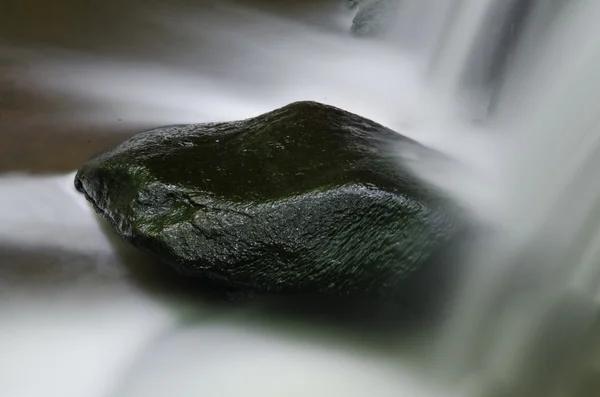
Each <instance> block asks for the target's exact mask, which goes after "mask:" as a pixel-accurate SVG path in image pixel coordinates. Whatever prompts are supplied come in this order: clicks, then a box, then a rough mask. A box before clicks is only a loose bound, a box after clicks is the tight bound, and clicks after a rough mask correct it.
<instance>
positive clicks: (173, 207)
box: [75, 102, 461, 299]
mask: <svg viewBox="0 0 600 397" xmlns="http://www.w3.org/2000/svg"><path fill="white" fill-rule="evenodd" d="M399 149H403V150H413V151H417V152H419V153H421V155H436V154H435V153H434V152H432V151H429V150H428V149H426V148H424V147H423V146H421V145H420V144H418V143H416V142H415V141H413V140H410V139H408V138H406V137H404V136H402V135H400V134H398V133H396V132H394V131H392V130H390V129H388V128H385V127H383V126H381V125H379V124H377V123H374V122H372V121H370V120H368V119H365V118H363V117H360V116H357V115H355V114H352V113H349V112H346V111H343V110H341V109H338V108H335V107H332V106H327V105H323V104H319V103H315V102H297V103H292V104H290V105H288V106H285V107H283V108H280V109H277V110H274V111H272V112H269V113H266V114H263V115H260V116H258V117H255V118H251V119H247V120H242V121H233V122H223V123H209V124H195V125H179V126H168V127H162V128H157V129H153V130H150V131H147V132H143V133H140V134H138V135H136V136H134V137H133V138H131V139H129V140H128V141H126V142H124V143H122V144H121V145H120V146H118V147H116V148H114V149H113V150H110V151H108V152H106V153H104V154H102V155H100V156H98V157H96V158H94V159H92V160H91V161H89V162H88V163H87V164H85V165H84V166H83V167H81V169H80V170H79V172H78V173H77V176H76V178H75V186H76V188H77V189H78V190H79V191H80V192H82V193H83V194H84V195H85V196H86V198H87V199H88V200H89V201H90V202H91V203H92V204H93V206H94V207H95V209H96V210H97V212H99V213H100V214H101V215H102V216H103V217H104V218H106V219H107V220H108V221H109V222H110V224H111V225H112V226H113V227H114V229H115V230H116V231H117V233H118V234H119V235H120V236H121V237H122V238H124V239H125V240H127V241H129V242H130V243H131V244H133V245H135V246H137V247H139V248H140V249H143V250H146V251H150V252H152V253H154V254H155V255H156V256H157V257H158V258H160V259H162V260H163V261H164V262H166V263H168V264H170V265H171V266H173V267H174V268H175V269H177V270H178V271H179V272H181V273H183V274H185V275H189V276H197V277H202V278H206V279H210V280H213V281H214V282H216V283H221V284H223V285H224V286H227V287H235V288H240V289H245V290H252V291H259V292H260V291H262V292H274V293H311V294H312V293H322V294H329V295H334V296H353V297H357V296H359V297H360V296H371V297H377V298H397V297H399V296H402V295H403V294H404V293H405V292H406V291H408V290H411V288H412V289H414V288H413V287H414V285H416V284H415V283H417V282H416V281H415V280H417V279H421V280H422V279H423V277H422V276H419V275H421V274H431V271H430V270H429V271H428V270H427V269H431V268H434V267H435V266H434V267H432V266H433V265H432V264H431V263H432V260H433V259H434V258H437V260H436V261H438V262H439V259H440V258H441V259H442V260H441V262H444V261H443V256H444V254H441V255H440V253H443V252H445V250H446V249H447V247H448V245H449V244H451V242H452V240H453V239H454V238H455V237H456V235H457V234H458V233H459V232H460V230H461V222H460V221H459V220H458V219H457V217H456V215H455V213H454V211H453V210H452V209H451V208H452V206H451V205H448V202H447V201H446V200H445V199H444V198H442V197H439V196H438V195H437V194H436V193H435V192H433V191H432V190H430V189H429V188H428V187H427V186H425V185H424V184H423V183H421V182H420V181H419V180H418V179H416V178H415V177H414V176H413V175H412V174H411V172H409V171H408V168H407V167H404V166H403V165H402V163H401V161H400V159H399V156H398V155H397V153H398V150H399ZM435 268H436V269H439V266H437V267H435ZM443 268H444V265H442V269H443ZM436 271H437V270H436ZM443 271H445V270H442V272H443ZM435 280H437V279H436V278H435V277H434V278H426V279H425V282H424V284H423V283H422V282H421V283H420V284H419V285H421V286H423V285H425V286H426V288H430V289H432V290H435V289H436V288H437V286H436V283H437V281H435ZM411 283H412V285H411ZM421 292H422V293H423V297H424V296H425V295H426V294H428V292H427V291H421ZM417 299H419V298H417Z"/></svg>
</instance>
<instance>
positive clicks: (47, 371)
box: [0, 0, 600, 397]
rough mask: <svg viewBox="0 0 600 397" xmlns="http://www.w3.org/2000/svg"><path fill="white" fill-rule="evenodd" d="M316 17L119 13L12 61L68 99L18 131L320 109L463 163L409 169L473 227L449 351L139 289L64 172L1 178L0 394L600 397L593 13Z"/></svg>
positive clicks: (410, 0)
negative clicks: (383, 20) (351, 337)
mask: <svg viewBox="0 0 600 397" xmlns="http://www.w3.org/2000/svg"><path fill="white" fill-rule="evenodd" d="M315 10H316V11H315V13H314V14H310V15H320V17H319V18H315V17H313V16H309V14H298V15H296V16H295V17H293V16H290V15H289V14H281V13H276V12H275V11H273V9H270V8H268V7H267V8H266V9H265V8H254V7H253V8H250V7H246V6H244V5H243V4H230V3H226V2H219V3H218V4H215V3H211V4H210V6H207V4H201V5H200V6H195V7H190V6H189V5H187V6H184V5H181V4H179V5H177V6H176V7H175V6H173V7H168V6H165V5H160V4H157V3H149V4H147V5H146V6H145V7H140V8H135V7H131V8H129V9H128V11H127V18H128V19H127V26H128V29H125V31H126V32H128V33H127V34H124V35H121V36H120V39H119V40H121V45H115V46H114V48H113V50H112V51H109V50H105V49H103V50H102V51H92V50H90V49H85V48H80V46H62V47H57V48H53V47H49V46H39V45H34V44H29V45H21V46H18V47H16V46H7V47H5V48H3V49H2V51H3V52H2V54H4V55H5V56H7V57H9V58H11V59H13V60H17V62H19V63H21V64H23V65H27V69H26V72H25V73H26V77H27V79H26V80H25V85H26V86H27V88H28V89H30V90H32V91H33V92H35V91H36V90H39V91H40V92H44V93H46V94H47V93H51V94H52V96H53V97H55V98H71V99H73V100H74V101H72V102H70V104H69V107H67V108H65V109H64V111H59V110H60V109H59V110H58V111H57V110H56V109H53V110H52V111H51V112H47V113H38V114H36V115H35V117H32V118H29V119H28V120H27V123H31V124H33V125H36V126H39V127H40V128H43V127H44V126H47V125H61V126H65V128H66V126H78V125H80V124H82V123H86V124H95V125H97V126H99V127H101V128H102V127H106V129H107V131H108V130H111V129H113V128H114V127H115V126H116V125H119V126H123V125H126V126H127V127H128V128H132V129H136V128H140V129H141V128H145V127H150V126H156V125H161V124H172V123H187V122H203V121H219V120H232V119H238V118H245V117H250V116H254V115H257V114H259V113H262V112H265V111H268V110H272V109H274V108H276V107H279V106H281V105H284V104H287V103H289V102H292V101H296V100H303V99H309V100H317V101H321V102H325V103H329V104H332V105H336V106H339V107H342V108H344V109H347V110H349V111H353V112H356V113H358V114H361V115H363V116H365V117H369V118H372V119H374V120H376V121H378V122H380V123H382V124H385V125H387V126H389V127H391V128H393V129H395V130H397V131H398V132H400V133H403V134H405V135H408V136H411V137H413V138H415V139H417V140H419V141H421V142H423V143H425V144H427V145H430V146H432V147H435V148H437V149H439V150H442V151H444V152H446V153H448V154H449V155H451V156H453V157H455V158H457V159H459V160H460V163H461V164H462V166H461V167H460V168H459V167H457V168H453V169H447V168H444V169H440V168H439V167H438V166H436V164H425V163H423V162H422V161H421V159H414V158H413V156H414V154H412V153H399V156H404V157H405V158H409V159H413V160H414V166H415V171H416V172H418V173H419V174H420V175H421V176H422V177H423V178H424V179H425V180H427V181H430V182H431V183H433V184H435V185H436V186H438V187H439V188H442V189H445V190H446V191H447V192H448V193H449V194H451V195H452V196H453V197H454V198H455V199H456V200H457V201H458V202H459V203H461V204H463V205H464V206H465V207H466V208H468V209H469V210H470V211H471V214H472V216H473V218H474V219H476V220H477V222H478V223H479V224H480V225H481V228H482V233H481V234H480V238H479V239H478V240H477V241H473V246H472V251H471V253H470V256H469V258H467V261H468V264H469V265H470V266H471V268H470V272H469V274H468V277H467V279H466V280H464V285H463V286H462V288H461V289H460V290H459V291H457V300H456V305H455V307H454V308H453V310H452V311H451V312H450V313H448V320H447V322H446V323H445V326H443V327H441V328H440V329H439V330H437V331H438V334H437V338H436V339H431V338H428V336H424V335H426V334H423V335H421V336H422V337H421V338H414V339H413V338H412V337H406V336H400V335H399V336H398V337H397V339H403V338H404V339H403V342H398V343H397V345H394V344H393V343H391V344H390V343H388V342H385V343H382V344H383V345H384V346H385V347H384V348H383V349H381V348H380V349H371V348H368V347H367V345H369V344H370V343H367V342H373V340H368V339H377V338H380V336H374V335H378V334H377V333H375V334H364V336H363V340H360V337H359V341H358V343H341V342H340V340H343V339H344V338H345V337H346V336H345V332H340V331H339V330H337V331H335V332H329V331H327V332H326V331H324V330H322V329H320V328H318V327H317V328H316V331H315V330H313V331H310V332H307V331H306V330H304V329H302V331H299V330H298V328H302V327H299V326H298V324H293V325H290V324H286V321H285V320H284V321H283V322H282V321H280V320H274V319H273V318H270V317H268V316H267V317H265V316H264V313H262V314H261V315H260V316H259V315H258V314H257V313H256V312H254V311H252V310H250V311H248V310H242V311H238V310H235V309H231V308H222V307H219V308H217V309H215V307H213V306H212V305H211V304H209V303H208V301H206V299H204V298H198V297H196V296H195V297H194V298H193V299H190V298H189V296H187V295H185V294H177V293H175V294H173V292H172V291H171V290H170V288H169V287H166V288H165V287H164V286H162V287H161V286H156V285H154V284H152V283H151V284H152V286H151V287H148V285H143V284H140V283H139V280H137V278H136V277H135V275H136V274H137V275H139V274H140V273H144V272H147V270H146V269H145V266H146V264H145V263H146V262H145V259H143V258H139V257H137V256H136V255H135V252H133V251H132V250H131V249H129V248H128V247H126V246H125V245H124V244H122V243H119V242H118V241H117V240H115V239H114V238H111V237H110V234H107V233H106V231H105V230H104V229H103V226H102V223H101V222H100V223H99V222H98V220H97V219H96V217H95V216H94V215H93V214H92V212H91V210H90V209H89V208H88V207H87V204H86V203H84V202H83V199H82V198H81V197H79V196H78V195H76V194H75V193H74V191H73V189H72V185H71V179H72V175H67V176H64V175H63V176H56V177H31V176H26V175H6V176H3V177H2V178H1V179H0V219H1V220H2V222H0V248H1V249H2V253H3V258H8V260H5V261H3V262H6V263H2V272H3V274H2V277H1V280H2V282H3V288H2V292H1V294H2V295H3V297H4V298H5V300H4V303H2V305H0V312H2V315H3V318H4V319H6V321H5V323H4V324H5V325H4V326H3V328H2V334H1V335H0V336H1V337H0V344H1V345H2V347H3V351H5V352H7V354H5V355H3V358H2V359H0V367H1V368H2V371H0V372H1V373H2V374H1V375H0V394H2V395H6V396H37V395H45V396H53V395H56V396H59V395H60V396H80V395H86V396H113V395H114V396H167V395H173V394H174V395H181V396H186V395H197V393H198V391H199V390H200V391H201V392H202V393H203V395H207V396H229V395H231V396H234V395H236V396H237V395H240V394H245V395H260V396H265V395H282V394H285V395H302V396H304V395H311V396H319V395H323V396H330V395H351V396H366V395H370V394H378V395H390V396H391V395H395V396H411V397H412V396H417V397H418V396H424V397H425V396H427V397H431V396H438V395H440V396H441V395H443V396H451V395H457V396H461V397H464V396H468V397H471V396H481V397H488V396H501V397H504V396H510V397H536V396H544V397H546V396H548V397H554V396H556V397H563V396H566V397H571V396H574V397H577V396H582V397H584V396H588V395H589V396H591V395H597V393H598V390H600V387H599V386H598V385H597V383H594V379H597V378H598V376H597V375H598V374H597V372H596V371H598V369H599V368H598V365H599V363H598V358H597V357H596V349H595V345H596V344H597V340H596V338H595V335H596V334H597V330H596V328H597V324H596V318H597V304H598V287H599V281H598V280H599V278H598V277H599V275H600V271H598V260H597V258H598V257H599V256H598V254H599V253H598V252H597V251H598V244H599V243H598V241H597V240H598V237H597V236H598V227H597V219H598V218H597V217H596V216H597V215H596V213H597V209H596V203H597V202H598V193H599V192H600V189H599V186H598V184H597V183H596V182H595V174H594V171H595V169H596V168H597V167H596V165H597V153H598V150H597V138H596V137H597V136H598V135H597V131H598V130H597V127H598V119H597V117H596V115H598V114H600V112H599V111H600V109H599V108H598V107H599V106H600V105H598V104H600V98H598V96H599V95H600V94H598V93H600V87H599V86H598V85H599V84H600V83H599V82H600V76H598V73H600V72H598V71H599V70H600V67H598V66H600V52H599V51H600V47H599V46H598V45H597V44H595V42H594V41H593V40H591V39H590V40H588V39H587V38H593V37H596V36H597V35H598V33H600V32H599V31H598V29H599V28H597V27H596V26H597V24H596V23H595V20H594V18H595V16H597V15H600V5H599V4H598V3H597V2H595V1H594V0H571V1H566V0H565V1H558V0H557V1H554V0H552V1H550V0H549V1H546V2H542V1H533V0H531V1H529V0H511V1H500V0H497V1H493V0H486V1H478V0H462V1H459V0H444V1H435V2H434V1H431V0H428V1H425V0H421V1H417V0H405V1H403V3H402V6H401V8H400V12H399V15H398V26H396V27H395V29H393V30H392V32H391V33H390V34H389V35H388V36H387V37H384V38H381V39H379V40H365V39H363V40H360V39H356V38H352V37H351V36H350V35H349V34H348V32H349V28H350V24H351V20H352V17H353V14H352V12H351V11H350V10H347V9H344V8H343V6H342V4H341V2H340V4H334V2H332V3H331V4H328V5H326V6H325V5H322V6H319V7H316V8H315ZM119 26H121V25H119ZM108 35H109V36H111V35H110V34H108ZM111 37H112V36H111ZM78 47H79V48H78ZM140 269H141V270H140ZM162 277H163V276H162V275H159V277H158V279H161V278H162ZM164 277H166V276H164ZM156 278H157V277H154V279H156ZM153 283H155V281H154V282H153ZM159 284H160V282H159ZM256 318H261V320H256ZM291 330H293V331H291ZM427 335H428V334H427ZM355 342H356V341H355ZM380 342H381V341H380ZM407 345H408V346H409V347H410V348H408V349H407ZM411 345H412V347H411ZM415 346H416V347H415ZM411 348H414V350H417V351H418V352H419V354H412V352H410V350H411ZM432 351H433V356H431V355H430V354H431V352H432ZM425 353H427V355H426V354H425ZM415 356H416V357H417V358H418V359H415ZM424 357H427V358H431V357H433V360H432V361H434V363H433V364H434V365H432V366H431V367H427V364H428V361H427V358H424ZM424 365H425V367H426V368H427V370H417V367H418V368H422V367H423V366H424ZM31 374H36V375H35V378H36V381H35V382H33V381H28V380H27V379H28V376H31ZM293 393H296V394H293ZM578 393H579V394H578ZM585 393H588V394H585ZM589 393H592V394H589ZM593 393H595V394H593Z"/></svg>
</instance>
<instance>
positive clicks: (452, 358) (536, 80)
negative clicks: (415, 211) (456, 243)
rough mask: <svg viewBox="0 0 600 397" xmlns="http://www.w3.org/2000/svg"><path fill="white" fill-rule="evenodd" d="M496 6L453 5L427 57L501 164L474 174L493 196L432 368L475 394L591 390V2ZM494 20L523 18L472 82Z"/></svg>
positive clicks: (597, 149) (597, 110)
mask: <svg viewBox="0 0 600 397" xmlns="http://www.w3.org/2000/svg"><path fill="white" fill-rule="evenodd" d="M475 3H476V4H475ZM499 3H501V2H483V1H481V2H468V1H465V2H461V4H460V7H461V12H460V17H459V20H456V17H454V18H455V20H453V21H452V22H451V23H450V27H447V28H446V30H445V34H444V36H445V37H444V41H445V43H444V45H443V46H442V47H443V49H442V51H440V53H439V54H438V55H437V57H436V59H435V60H434V62H433V74H432V77H433V78H434V81H435V83H436V84H438V87H437V89H440V90H441V91H442V92H445V93H446V94H447V95H448V96H447V98H450V99H451V100H454V101H456V102H459V101H461V100H464V98H461V95H467V96H468V95H471V98H476V101H474V102H469V101H468V100H467V101H465V105H466V108H467V109H469V110H470V113H468V114H466V116H467V117H464V122H465V123H467V124H468V123H469V121H470V120H469V118H468V117H469V116H473V115H478V116H479V117H481V116H482V115H483V120H484V121H483V123H482V125H481V131H480V132H481V133H483V134H490V135H492V136H491V137H490V139H492V140H493V141H495V142H496V143H497V149H498V150H501V151H502V155H501V159H502V161H501V162H502V169H501V170H500V172H499V173H498V174H496V175H494V177H493V178H492V177H490V179H488V180H487V181H485V180H483V179H478V180H477V183H483V184H486V183H487V185H486V188H488V189H490V190H491V191H493V192H495V194H498V195H501V198H500V199H499V200H498V201H496V205H495V206H494V213H493V214H486V215H487V217H486V219H488V220H490V219H491V224H489V225H487V226H488V227H489V228H490V229H491V231H490V233H489V235H486V236H485V237H483V238H482V239H481V241H478V242H477V243H476V244H474V245H475V248H474V249H473V252H472V253H471V255H472V256H471V258H470V263H471V265H470V268H469V272H468V276H467V278H466V280H464V284H463V285H462V288H461V289H460V292H459V293H458V299H457V302H456V306H455V308H454V309H453V310H452V311H451V312H450V313H449V315H448V318H449V319H448V324H447V326H446V327H444V328H442V331H441V332H440V334H441V336H440V340H441V342H440V343H441V353H440V354H441V356H437V360H438V365H440V366H441V367H443V368H444V370H445V371H450V372H452V373H453V374H454V375H456V376H458V378H459V379H460V380H461V381H462V382H467V384H469V386H468V388H469V390H470V392H471V393H475V395H477V396H486V397H487V396H498V395H499V396H511V397H512V396H527V397H531V396H544V397H572V396H588V395H590V396H591V395H597V393H598V390H599V384H598V381H597V380H595V379H597V377H598V370H599V369H600V368H599V367H598V363H599V357H600V350H599V349H598V342H599V340H598V337H597V334H598V330H599V328H598V326H599V325H600V324H599V323H598V315H599V311H598V309H599V306H598V305H599V304H600V217H599V215H600V212H599V208H600V207H599V205H598V203H599V202H600V201H599V200H600V183H598V182H597V180H596V176H595V173H596V172H597V169H598V168H599V167H600V162H599V161H600V46H599V45H598V44H597V43H595V41H594V40H593V39H592V38H593V37H598V35H599V34H600V28H599V27H598V24H597V22H596V18H595V16H597V15H600V4H599V3H598V2H595V1H593V0H589V1H586V0H580V1H563V2H557V1H553V2H527V1H521V2H520V3H522V4H521V7H520V9H519V7H516V6H518V5H519V4H516V3H519V2H512V3H515V4H512V5H509V4H508V3H511V2H506V3H504V4H501V7H498V4H499ZM524 3H531V4H524ZM464 7H467V8H466V9H465V8H464ZM511 7H512V8H511ZM501 8H504V10H500V9H501ZM511 9H512V11H511ZM515 9H516V10H520V11H519V13H516V12H515V11H514V10H515ZM490 13H492V14H490ZM490 15H495V16H496V18H495V19H493V18H492V19H490ZM502 15H504V16H505V17H506V18H509V19H510V20H508V21H503V19H502ZM448 19H450V17H448ZM486 21H488V22H486ZM489 21H495V25H494V23H490V22H489ZM505 23H509V24H513V25H514V24H521V26H520V27H519V31H518V32H517V33H518V35H514V38H513V39H512V40H513V41H512V43H510V46H509V47H508V48H507V47H506V45H507V44H504V47H505V48H504V51H505V54H504V57H505V59H504V61H503V62H505V64H504V65H503V70H501V71H500V72H499V73H498V75H496V76H493V78H491V77H490V76H489V75H488V78H487V79H483V78H482V76H483V75H481V74H480V75H477V73H476V71H477V67H475V66H474V65H479V66H480V67H483V69H480V71H481V70H486V69H487V70H488V71H489V69H490V66H491V65H493V63H494V62H499V61H498V58H497V53H496V54H494V52H493V51H490V48H493V47H494V45H495V43H494V39H495V40H496V41H499V40H503V36H502V34H500V33H499V32H500V31H501V27H500V26H498V25H501V24H505ZM515 29H516V28H515V26H513V27H512V30H513V31H514V30H515ZM486 31H487V32H495V33H494V34H491V33H488V34H486ZM513 34H514V33H513ZM477 36H482V37H483V38H484V39H485V40H479V43H478V40H477V39H478V38H477ZM481 43H484V44H485V45H481ZM494 57H496V58H494ZM506 58H510V59H506ZM507 61H508V62H507ZM463 73H464V75H463ZM464 76H467V77H468V78H469V79H470V80H471V82H477V83H478V85H477V84H474V85H473V84H472V85H469V82H468V81H465V79H464ZM486 85H487V86H486ZM474 89H478V90H479V92H472V91H473V90H474ZM470 90H471V92H469V91H470ZM482 94H483V96H482ZM478 101H479V102H484V103H486V106H485V107H486V108H485V110H484V111H483V112H482V110H481V109H480V108H476V107H475V108H474V107H473V104H474V103H475V104H476V103H477V102H478ZM492 105H493V106H492ZM428 177H429V178H432V180H433V181H434V183H438V184H439V180H438V179H436V176H434V175H431V174H429V175H428ZM438 178H439V176H438ZM446 186H447V185H446ZM449 189H450V191H451V192H452V190H453V189H454V190H455V192H454V193H456V194H459V195H460V194H461V192H462V193H464V186H457V185H452V186H450V187H449ZM456 190H461V192H456ZM498 203H501V204H500V206H498V205H497V204H498ZM485 208H490V207H489V206H488V207H485ZM586 393H591V394H586Z"/></svg>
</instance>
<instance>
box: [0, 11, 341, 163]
mask: <svg viewBox="0 0 600 397" xmlns="http://www.w3.org/2000/svg"><path fill="white" fill-rule="evenodd" d="M236 3H239V4H240V5H242V6H250V7H253V8H256V9H257V10H261V11H266V12H269V13H271V14H276V15H281V16H282V17H283V18H295V19H298V18H301V19H303V20H305V21H309V22H311V23H316V24H318V23H320V21H322V20H323V18H326V16H327V15H328V13H329V12H330V11H332V10H333V9H334V8H335V7H339V3H340V2H339V1H337V0H330V1H325V0H303V1H297V2H296V1H294V2H290V1H281V0H237V1H236ZM218 4H223V0H220V1H218V0H217V1H211V0H195V1H194V0H165V1H159V0H152V1H148V0H130V1H121V0H88V1H79V0H58V1H53V2H48V1H45V0H0V172H8V171H25V172H34V173H53V172H65V171H71V170H73V169H75V168H77V167H78V166H79V165H81V164H82V163H83V162H85V161H86V160H87V159H89V158H90V157H91V156H93V155H95V154H97V153H99V152H102V151H103V150H105V149H107V148H110V147H112V146H114V145H115V144H117V143H119V142H121V141H123V140H124V139H126V138H127V137H129V136H131V135H133V134H135V133H137V132H139V131H140V130H141V129H143V128H145V127H146V126H139V127H138V126H132V125H131V124H128V125H123V126H122V127H119V123H118V121H119V120H117V121H116V122H115V120H107V121H110V122H109V123H107V125H110V127H107V126H103V125H101V124H98V123H95V124H92V123H89V124H88V123H86V122H78V123H68V124H67V123H62V122H59V121H53V122H52V121H48V120H47V119H48V116H50V117H51V116H52V115H53V114H55V113H58V112H62V113H63V114H64V113H68V112H69V109H70V108H75V106H74V105H77V107H78V108H80V107H81V106H82V104H81V103H80V102H76V101H77V100H76V99H74V98H65V97H64V96H62V95H59V94H56V93H53V92H49V91H45V90H42V89H32V87H31V85H28V84H27V71H28V68H30V67H31V66H32V65H35V62H37V61H39V60H44V58H45V57H46V56H47V55H46V54H47V53H54V54H56V52H57V51H77V52H82V53H85V54H94V55H101V56H103V57H110V56H112V55H123V54H127V55H129V56H134V57H136V58H138V59H143V58H144V57H146V58H148V59H151V58H152V54H153V50H154V49H155V48H157V47H160V46H163V47H164V46H167V45H169V44H168V43H166V42H164V41H165V40H162V39H163V35H162V33H161V32H160V31H156V29H153V28H152V27H151V26H148V25H146V24H145V23H144V21H142V20H140V19H139V18H137V16H138V15H139V12H140V10H143V11H149V12H152V10H153V7H156V9H157V10H158V9H164V7H168V8H170V9H173V10H174V11H180V10H185V9H190V8H192V7H193V9H194V10H195V12H196V13H198V12H199V13H200V14H202V11H201V10H206V11H207V12H210V10H211V9H212V8H214V7H216V5H218ZM199 10H200V11H199ZM219 28H220V29H226V27H219ZM207 34H210V33H209V32H208V31H207ZM212 34H214V32H213V33H212ZM203 44H204V43H202V40H200V41H199V42H198V43H197V46H198V49H199V50H200V51H201V52H205V54H206V55H207V57H205V58H204V63H205V64H206V63H207V62H209V61H208V60H209V59H213V61H212V62H213V65H212V66H213V70H218V68H219V66H220V65H219V64H218V60H214V57H211V56H209V55H211V52H214V51H215V48H212V47H211V46H210V45H208V46H206V47H205V48H204V49H203ZM6 48H9V49H10V50H8V51H4V49H6ZM21 49H26V50H27V51H28V57H25V58H23V57H18V56H14V51H15V50H16V51H20V50H21ZM209 66H210V65H209ZM209 69H210V68H209ZM90 106H93V104H91V105H90Z"/></svg>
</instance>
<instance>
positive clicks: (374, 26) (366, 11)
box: [346, 0, 400, 36]
mask: <svg viewBox="0 0 600 397" xmlns="http://www.w3.org/2000/svg"><path fill="white" fill-rule="evenodd" d="M346 4H347V5H348V7H349V8H352V9H354V8H357V9H358V12H357V13H356V16H355V17H354V19H353V20H352V27H351V28H350V31H351V32H352V34H354V35H355V36H379V35H382V34H385V33H387V32H389V31H390V29H391V28H392V27H393V26H394V22H395V21H396V20H397V15H398V10H399V8H400V0H348V1H347V3H346Z"/></svg>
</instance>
